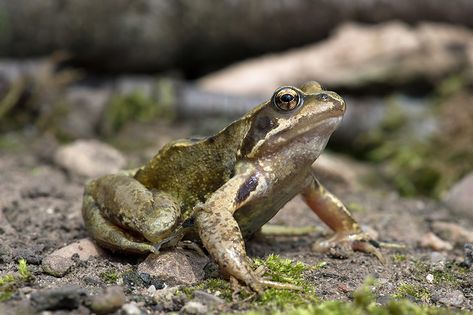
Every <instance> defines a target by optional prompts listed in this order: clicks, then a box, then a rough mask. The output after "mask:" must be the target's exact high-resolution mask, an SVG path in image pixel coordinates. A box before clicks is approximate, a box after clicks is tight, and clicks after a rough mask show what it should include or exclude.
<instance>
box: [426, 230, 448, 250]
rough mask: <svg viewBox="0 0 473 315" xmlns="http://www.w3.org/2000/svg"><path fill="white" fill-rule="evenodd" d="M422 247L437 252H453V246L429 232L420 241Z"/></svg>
mask: <svg viewBox="0 0 473 315" xmlns="http://www.w3.org/2000/svg"><path fill="white" fill-rule="evenodd" d="M420 246H422V247H425V248H430V249H433V250H435V251H444V250H451V249H452V248H453V246H452V244H450V243H449V242H446V241H444V240H442V239H441V238H440V237H438V236H437V235H435V234H434V233H432V232H429V233H427V234H425V235H424V236H423V237H422V239H421V240H420Z"/></svg>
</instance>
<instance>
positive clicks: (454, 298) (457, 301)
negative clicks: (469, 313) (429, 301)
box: [439, 290, 465, 307]
mask: <svg viewBox="0 0 473 315" xmlns="http://www.w3.org/2000/svg"><path fill="white" fill-rule="evenodd" d="M464 300H465V296H464V295H463V293H462V292H461V291H460V290H454V291H451V292H446V293H445V294H444V295H443V296H441V297H440V298H439V302H440V303H442V304H444V305H447V306H455V307H459V306H461V305H462V304H463V301H464Z"/></svg>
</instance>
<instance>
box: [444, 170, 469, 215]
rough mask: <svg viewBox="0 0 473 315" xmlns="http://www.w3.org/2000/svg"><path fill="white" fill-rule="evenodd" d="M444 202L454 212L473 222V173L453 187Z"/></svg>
mask: <svg viewBox="0 0 473 315" xmlns="http://www.w3.org/2000/svg"><path fill="white" fill-rule="evenodd" d="M444 202H445V203H446V204H447V206H448V207H449V208H450V209H451V210H452V212H454V213H456V214H458V215H461V216H464V217H465V218H468V219H469V220H473V172H471V173H469V174H468V175H466V176H465V177H463V179H461V180H460V181H459V182H458V183H456V184H455V185H453V187H452V188H451V189H450V191H449V192H448V193H447V195H446V196H445V198H444ZM472 222H473V221H472Z"/></svg>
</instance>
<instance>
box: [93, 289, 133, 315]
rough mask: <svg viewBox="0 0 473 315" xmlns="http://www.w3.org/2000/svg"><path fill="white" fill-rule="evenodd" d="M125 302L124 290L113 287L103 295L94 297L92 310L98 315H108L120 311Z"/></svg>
mask: <svg viewBox="0 0 473 315" xmlns="http://www.w3.org/2000/svg"><path fill="white" fill-rule="evenodd" d="M125 302H126V296H125V293H124V292H123V288H122V287H119V286H112V287H108V288H106V289H105V291H104V292H103V293H102V294H99V295H95V296H93V297H92V299H91V303H90V309H91V310H92V311H93V312H94V313H97V314H108V313H112V312H114V311H116V310H118V309H119V308H120V307H121V306H122V305H123V304H125Z"/></svg>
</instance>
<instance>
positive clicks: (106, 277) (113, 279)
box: [99, 269, 120, 284]
mask: <svg viewBox="0 0 473 315" xmlns="http://www.w3.org/2000/svg"><path fill="white" fill-rule="evenodd" d="M99 276H100V279H102V281H103V282H105V283H108V284H116V283H117V281H118V279H119V278H120V274H119V273H118V272H117V271H116V270H114V269H108V270H106V271H104V272H102V273H100V275H99Z"/></svg>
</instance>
